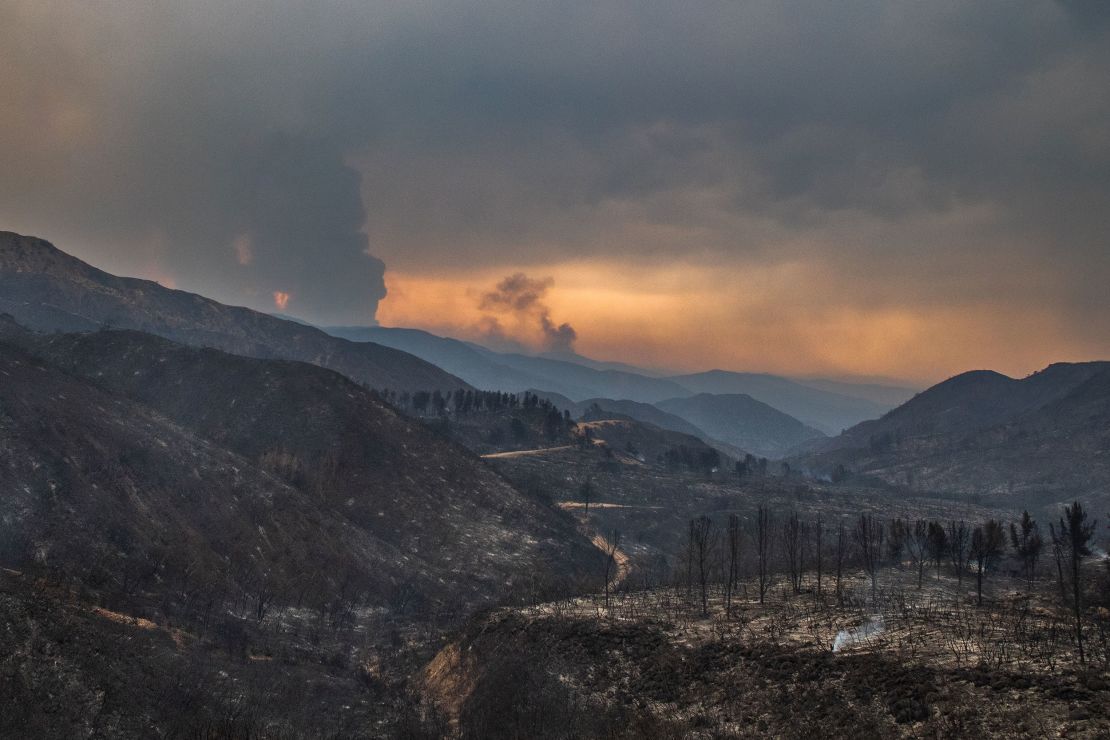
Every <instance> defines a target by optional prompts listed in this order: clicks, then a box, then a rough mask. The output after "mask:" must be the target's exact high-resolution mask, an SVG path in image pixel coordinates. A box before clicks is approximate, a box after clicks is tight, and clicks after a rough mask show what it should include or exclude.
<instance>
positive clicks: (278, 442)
mask: <svg viewBox="0 0 1110 740" xmlns="http://www.w3.org/2000/svg"><path fill="white" fill-rule="evenodd" d="M5 334H6V335H7V337H8V343H7V344H5V345H4V346H3V347H4V352H5V358H6V363H7V364H6V366H5V368H6V372H7V373H8V375H7V378H6V381H7V382H5V383H4V384H3V388H2V389H0V404H2V408H3V409H4V413H5V428H6V430H7V433H8V435H9V437H8V438H9V440H10V444H9V445H7V446H6V449H7V450H8V452H7V454H9V455H11V456H12V460H13V462H12V464H11V465H10V466H8V467H7V468H6V471H9V472H8V475H11V476H13V478H12V479H11V480H10V481H8V483H9V485H10V486H11V487H12V489H13V490H21V491H24V492H25V496H26V500H25V501H16V500H11V499H9V500H8V501H7V503H6V505H7V506H10V507H15V508H14V509H12V511H37V510H40V509H41V507H42V506H43V505H44V504H45V503H47V502H53V501H57V505H61V506H62V507H63V508H62V510H63V511H70V510H71V506H70V505H69V504H67V503H65V502H66V501H68V500H69V499H68V498H67V499H63V500H57V499H56V498H55V497H54V496H55V494H52V493H51V492H54V491H57V490H59V488H61V489H63V490H64V489H65V488H66V487H67V485H68V483H67V482H68V481H74V485H78V484H79V485H80V489H79V490H80V491H81V492H82V495H83V496H84V499H83V500H85V501H87V503H86V504H84V506H85V507H86V509H81V508H76V509H75V510H74V512H75V514H76V515H77V518H76V519H75V521H74V523H73V525H72V526H73V527H75V528H76V530H75V531H88V533H89V537H90V538H92V539H91V540H90V541H91V545H90V546H93V547H96V548H101V547H106V546H107V547H109V549H111V547H110V545H107V544H106V543H104V542H97V541H96V539H97V538H103V537H107V536H111V533H112V532H114V531H120V530H123V531H125V532H127V533H128V534H127V535H126V540H127V541H137V542H138V541H143V539H144V538H150V537H155V535H156V533H159V532H173V533H178V534H175V535H174V536H176V537H185V536H186V534H188V533H192V535H193V536H194V537H196V538H199V539H198V540H197V541H198V542H201V543H202V544H203V545H204V546H205V547H209V546H211V544H212V543H221V542H231V543H236V544H235V546H236V547H242V548H245V549H243V550H242V551H241V554H240V555H239V556H238V557H234V558H232V559H233V560H235V561H236V562H238V561H239V560H243V562H244V564H248V563H250V562H253V560H254V556H253V555H251V553H253V552H255V548H254V546H253V545H252V544H251V543H252V541H253V540H254V539H256V538H257V537H263V538H264V540H265V547H264V548H263V549H262V550H261V552H262V553H263V560H264V561H266V560H267V559H266V557H265V555H264V553H265V552H267V551H268V550H270V549H273V550H274V551H275V552H278V553H281V554H282V558H285V559H286V562H287V563H288V567H289V568H291V569H292V571H291V573H293V574H296V575H297V576H298V577H302V578H303V577H309V578H311V579H314V580H317V581H319V579H321V578H323V579H325V580H324V581H321V582H320V584H319V585H320V586H321V587H324V586H325V583H326V579H327V578H328V577H335V578H342V577H343V571H344V569H345V568H344V567H343V566H341V565H340V564H341V563H343V562H350V563H354V564H356V565H357V568H356V570H357V571H358V572H361V573H365V575H366V578H368V579H370V580H368V581H367V584H366V586H365V587H364V589H360V590H365V592H366V598H367V599H368V601H369V603H373V604H376V605H378V606H381V607H389V608H404V609H407V610H415V611H416V613H420V614H426V613H430V612H434V611H435V610H437V609H439V608H440V607H441V606H442V605H445V604H454V605H456V607H457V606H458V605H463V604H466V605H471V606H473V605H476V604H480V603H483V602H488V601H496V600H499V599H502V598H505V597H506V596H508V595H510V594H511V593H512V591H513V585H512V584H513V583H514V582H515V581H517V580H518V579H520V578H524V577H525V576H526V577H527V579H528V580H529V583H531V584H532V587H533V588H534V587H536V585H538V584H542V583H543V582H547V583H549V584H556V583H561V582H563V580H564V579H573V578H574V574H575V572H576V571H580V570H581V568H582V567H586V566H588V564H589V562H590V561H591V559H592V558H593V557H595V555H596V553H595V552H594V550H593V548H592V547H591V546H590V544H589V543H588V541H586V540H584V539H583V538H581V537H580V536H579V535H578V534H577V532H576V530H575V528H574V525H573V522H571V521H569V520H568V519H567V518H566V517H565V516H564V515H562V514H561V513H560V512H558V511H556V510H553V509H551V508H549V507H548V506H547V505H546V504H545V503H543V502H541V501H539V500H536V499H533V498H531V497H529V496H527V495H524V494H521V493H519V492H517V491H515V490H514V489H513V488H511V487H510V486H509V485H508V484H506V483H505V482H504V480H503V479H501V478H500V477H498V476H497V475H496V474H494V473H493V472H492V471H490V470H489V469H488V467H487V466H486V465H484V464H483V463H482V462H481V461H480V460H478V459H477V458H475V457H474V456H472V455H471V454H469V453H467V452H466V451H464V450H463V449H462V448H460V447H457V446H456V445H454V444H453V443H451V442H449V441H447V440H445V439H442V438H440V437H439V436H437V435H436V434H434V433H432V432H431V431H429V430H427V429H425V428H424V427H423V426H422V425H421V424H419V423H418V422H414V421H412V420H410V419H407V418H405V417H403V416H400V415H399V414H398V413H396V412H395V411H393V410H392V409H390V408H389V407H387V406H385V405H384V404H383V403H382V402H380V401H378V400H377V399H376V398H375V397H374V396H373V395H372V394H371V393H370V392H368V391H366V390H364V389H363V388H361V387H359V386H358V385H356V384H354V383H352V382H351V381H349V380H347V379H346V378H344V377H343V376H341V375H339V374H337V373H334V372H332V371H329V370H324V369H321V368H317V367H315V366H312V365H308V364H304V363H296V362H286V361H274V360H257V359H250V358H243V357H238V356H234V355H228V354H226V353H223V352H220V351H218V350H213V349H195V348H191V347H186V346H183V345H179V344H175V343H173V342H170V341H168V340H165V339H162V338H159V337H154V336H151V335H146V334H142V333H138V332H131V331H102V332H95V333H88V334H77V335H73V334H70V335H50V336H46V337H36V336H28V335H26V334H23V335H21V334H20V333H19V332H18V330H17V329H14V328H13V327H12V326H11V324H10V323H9V324H7V325H6V327H5ZM12 342H15V343H18V344H19V345H20V347H16V346H14V345H13V344H12ZM28 351H29V352H31V353H35V354H38V355H40V356H42V357H43V358H45V360H46V363H45V364H44V363H43V362H40V361H32V359H30V355H28V354H27V352H28ZM40 430H43V431H40ZM117 438H118V442H117V441H115V440H116V439H117ZM194 448H195V449H194ZM74 468H76V469H74ZM206 470H208V471H212V472H211V473H210V474H209V475H208V476H207V477H205V476H204V475H203V473H204V471H206ZM11 471H14V472H11ZM198 471H199V472H198ZM94 473H95V476H98V477H93V478H89V476H90V475H94ZM198 475H200V476H201V477H200V478H198ZM86 485H87V486H88V487H86ZM194 489H196V490H198V491H199V492H201V493H202V494H203V496H204V497H206V498H205V499H204V500H205V501H206V502H207V503H204V504H203V505H199V506H198V505H196V503H195V502H194V503H193V504H191V505H188V506H187V507H186V508H185V509H183V510H182V511H181V512H180V513H179V514H175V513H174V512H176V511H177V510H178V507H179V506H180V505H185V504H189V501H190V499H189V495H192V494H188V495H187V492H188V491H192V490H194ZM240 490H243V491H244V493H242V494H239V493H236V492H237V491H240ZM255 490H257V491H258V493H257V494H250V495H251V496H253V497H254V498H257V499H259V500H261V501H265V502H266V503H265V508H264V509H263V510H262V511H263V512H265V511H271V510H272V511H273V512H274V513H273V516H280V517H285V518H287V519H288V520H289V522H291V524H287V525H284V526H285V528H286V529H288V530H290V534H284V533H283V529H282V528H281V527H279V526H278V525H277V524H275V525H272V526H267V525H265V523H264V522H263V521H260V520H259V519H258V517H259V516H260V515H261V513H260V512H255V510H254V508H253V505H251V506H248V505H247V503H246V501H247V497H248V492H249V491H255ZM196 495H200V494H196ZM183 496H184V498H182V497H183ZM105 497H108V498H105ZM275 497H281V499H282V500H283V501H287V503H282V504H281V505H278V502H277V500H276V498H275ZM178 501H180V502H181V504H178V503H175V502H178ZM113 502H116V503H113ZM109 503H111V505H108V504H109ZM239 507H242V508H239ZM43 511H44V512H45V511H47V510H43ZM82 511H87V513H86V514H84V515H82V514H81V512H82ZM44 516H45V514H44ZM180 517H185V521H184V522H182V521H179V518H180ZM209 517H216V518H215V519H212V520H211V521H210V520H209ZM283 521H284V519H283ZM94 522H95V524H94ZM256 524H258V525H259V526H261V529H258V531H257V534H255V530H256V526H255V525H256ZM217 525H218V526H219V527H231V528H236V529H242V530H243V531H244V532H246V535H244V536H234V537H229V536H225V535H221V534H219V530H213V529H211V527H213V526H217ZM41 526H42V527H47V526H49V527H50V528H51V530H50V531H52V532H53V533H54V534H53V536H54V537H56V538H57V539H58V542H59V543H62V542H67V541H71V540H72V539H73V531H71V530H70V529H69V526H68V525H65V524H63V523H61V522H59V521H58V518H57V517H56V516H51V517H49V518H44V519H43V520H42V522H41ZM20 528H21V529H23V530H24V531H27V532H30V531H33V530H34V528H33V527H30V526H29V525H20ZM35 540H36V537H31V541H35ZM300 543H307V544H308V545H309V546H312V547H316V548H334V549H335V550H336V553H333V554H327V553H321V554H319V555H318V556H312V557H309V556H307V555H297V554H296V553H298V551H300V550H301V549H303V547H304V546H305V545H303V544H300ZM39 546H40V547H41V546H42V545H41V544H40V545H39ZM180 549H181V550H182V552H183V557H185V556H190V555H191V554H192V553H191V551H190V549H189V546H188V543H187V542H182V543H181V545H180ZM147 556H148V557H153V556H150V555H149V553H148V555H147ZM222 557H230V554H224V555H223V556H222ZM139 559H140V560H142V559H143V558H142V557H140V558H139ZM306 563H314V564H316V565H315V566H313V567H309V568H306V567H305V565H306ZM264 566H265V567H266V568H267V569H270V568H273V567H275V566H274V565H273V564H272V563H269V562H266V563H264ZM260 567H262V566H260ZM314 572H319V574H331V575H330V576H327V575H312V574H313V573H314ZM324 590H325V591H326V590H327V589H326V588H324Z"/></svg>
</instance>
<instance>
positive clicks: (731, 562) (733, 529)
mask: <svg viewBox="0 0 1110 740" xmlns="http://www.w3.org/2000/svg"><path fill="white" fill-rule="evenodd" d="M739 564H740V517H738V516H737V515H736V514H729V515H728V577H727V580H726V582H725V617H726V618H728V619H731V618H732V589H733V587H734V586H735V585H736V580H737V578H738V577H739V572H738V571H739Z"/></svg>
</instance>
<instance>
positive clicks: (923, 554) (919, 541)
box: [906, 519, 943, 588]
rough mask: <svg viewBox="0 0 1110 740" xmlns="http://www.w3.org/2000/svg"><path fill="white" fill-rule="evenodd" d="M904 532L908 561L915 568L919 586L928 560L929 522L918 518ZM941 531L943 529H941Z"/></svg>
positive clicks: (923, 578)
mask: <svg viewBox="0 0 1110 740" xmlns="http://www.w3.org/2000/svg"><path fill="white" fill-rule="evenodd" d="M907 529H908V532H907V534H906V551H907V552H909V554H910V562H911V563H913V567H914V568H915V569H916V570H917V587H918V588H921V584H922V582H923V581H924V580H925V564H926V563H927V562H928V561H929V556H930V550H929V522H927V521H925V520H924V519H918V520H917V521H916V522H914V523H913V527H912V528H909V527H908V525H907ZM942 531H943V530H942Z"/></svg>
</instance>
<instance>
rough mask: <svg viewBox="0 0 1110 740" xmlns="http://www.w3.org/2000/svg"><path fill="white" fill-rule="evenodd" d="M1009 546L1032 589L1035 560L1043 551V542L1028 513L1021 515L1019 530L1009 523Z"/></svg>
mask: <svg viewBox="0 0 1110 740" xmlns="http://www.w3.org/2000/svg"><path fill="white" fill-rule="evenodd" d="M1010 544H1011V545H1013V547H1014V551H1015V552H1016V553H1017V556H1018V559H1019V560H1020V561H1021V569H1022V571H1023V572H1024V573H1025V579H1026V580H1027V581H1028V582H1029V587H1030V588H1032V586H1033V580H1034V578H1036V575H1037V560H1038V559H1040V557H1041V551H1042V550H1043V549H1044V540H1043V539H1041V532H1040V528H1039V527H1038V526H1037V522H1036V520H1035V519H1033V517H1031V516H1029V512H1028V511H1023V512H1022V513H1021V522H1020V529H1019V525H1017V524H1014V523H1013V522H1011V523H1010Z"/></svg>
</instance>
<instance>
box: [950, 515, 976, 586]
mask: <svg viewBox="0 0 1110 740" xmlns="http://www.w3.org/2000/svg"><path fill="white" fill-rule="evenodd" d="M970 538H971V529H970V527H968V525H967V522H965V521H963V520H961V521H955V520H953V521H950V522H948V559H949V560H951V561H952V567H953V568H954V569H955V570H956V581H957V583H959V584H960V585H961V586H963V582H964V571H966V570H967V547H968V542H969V541H970Z"/></svg>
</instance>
